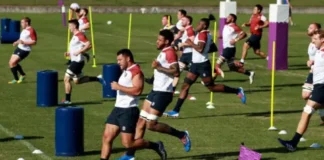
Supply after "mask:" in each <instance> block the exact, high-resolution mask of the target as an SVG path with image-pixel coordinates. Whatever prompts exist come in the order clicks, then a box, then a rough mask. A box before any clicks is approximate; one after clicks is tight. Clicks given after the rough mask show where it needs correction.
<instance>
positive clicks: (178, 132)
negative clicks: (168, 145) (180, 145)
mask: <svg viewBox="0 0 324 160" xmlns="http://www.w3.org/2000/svg"><path fill="white" fill-rule="evenodd" d="M171 135H173V136H175V137H178V138H179V139H181V138H183V137H184V136H185V135H186V134H185V132H182V131H178V130H176V129H174V128H172V127H171Z"/></svg>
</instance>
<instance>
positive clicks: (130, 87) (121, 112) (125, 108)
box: [101, 49, 167, 160]
mask: <svg viewBox="0 0 324 160" xmlns="http://www.w3.org/2000/svg"><path fill="white" fill-rule="evenodd" d="M117 62H118V64H119V66H120V68H121V70H123V73H122V74H121V76H120V77H119V80H118V82H112V83H111V88H112V89H113V90H117V99H116V103H115V108H114V109H113V110H112V112H111V114H110V115H109V117H108V118H107V121H106V126H105V131H104V133H103V137H102V149H101V160H108V159H109V157H110V154H111V149H112V144H113V141H114V139H115V138H116V137H117V136H118V135H119V133H121V139H122V144H123V146H124V147H126V148H127V149H129V148H135V149H136V148H147V149H153V150H154V151H156V152H157V153H158V154H159V155H160V156H161V159H163V160H164V159H166V158H167V155H166V151H165V149H164V146H163V143H162V142H157V143H154V142H150V141H146V140H144V139H143V138H138V139H134V137H135V131H136V123H137V121H138V118H139V109H138V108H137V107H138V104H139V97H138V96H140V95H141V93H142V91H143V89H144V76H143V73H142V71H141V68H140V66H139V65H137V64H135V62H134V57H133V54H132V52H131V51H130V50H129V49H121V50H120V51H118V52H117Z"/></svg>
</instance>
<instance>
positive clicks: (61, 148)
mask: <svg viewBox="0 0 324 160" xmlns="http://www.w3.org/2000/svg"><path fill="white" fill-rule="evenodd" d="M83 117H84V110H83V108H81V107H59V108H57V109H56V111H55V155H56V156H78V155H81V154H82V153H83V151H84V143H83V142H84V141H83V139H84V137H83V123H84V121H83V120H84V118H83Z"/></svg>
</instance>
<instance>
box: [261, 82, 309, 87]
mask: <svg viewBox="0 0 324 160" xmlns="http://www.w3.org/2000/svg"><path fill="white" fill-rule="evenodd" d="M302 85H303V84H302V83H291V84H276V85H275V86H274V87H301V86H302ZM259 87H261V88H271V85H263V86H259Z"/></svg>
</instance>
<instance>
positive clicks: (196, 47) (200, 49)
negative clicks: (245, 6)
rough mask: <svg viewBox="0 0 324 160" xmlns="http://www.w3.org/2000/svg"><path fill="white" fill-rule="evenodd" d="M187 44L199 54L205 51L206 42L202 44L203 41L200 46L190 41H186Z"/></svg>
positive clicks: (199, 43)
mask: <svg viewBox="0 0 324 160" xmlns="http://www.w3.org/2000/svg"><path fill="white" fill-rule="evenodd" d="M186 43H187V44H188V45H189V46H191V47H192V48H194V49H195V50H196V51H197V52H199V53H201V52H202V51H203V50H204V49H205V45H206V42H202V41H199V42H198V44H194V43H193V42H192V41H191V40H189V39H188V40H187V41H186Z"/></svg>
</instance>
